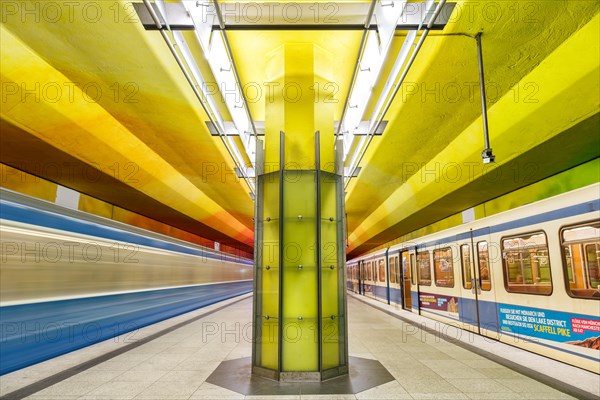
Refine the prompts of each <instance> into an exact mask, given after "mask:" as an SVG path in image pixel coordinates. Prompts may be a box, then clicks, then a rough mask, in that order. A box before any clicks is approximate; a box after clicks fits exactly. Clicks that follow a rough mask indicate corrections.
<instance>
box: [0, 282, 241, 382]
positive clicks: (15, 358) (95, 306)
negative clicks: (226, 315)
mask: <svg viewBox="0 0 600 400" xmlns="http://www.w3.org/2000/svg"><path fill="white" fill-rule="evenodd" d="M250 291H252V282H250V281H246V282H240V281H235V282H230V283H229V282H228V283H219V284H213V285H201V286H191V287H184V288H173V289H163V290H152V291H146V292H134V293H124V294H116V295H108V296H98V297H88V298H82V299H70V300H60V301H51V302H44V303H34V304H22V305H16V306H6V307H0V375H4V374H7V373H9V372H12V371H16V370H18V369H21V368H24V367H27V366H30V365H32V364H35V363H38V362H41V361H45V360H48V359H50V358H53V357H57V356H59V355H62V354H65V353H69V352H71V351H73V350H77V349H80V348H82V347H85V346H89V345H91V344H94V343H98V342H101V341H103V340H106V339H110V338H112V337H115V336H118V335H122V334H124V333H127V332H134V331H136V330H137V329H140V328H142V327H144V326H147V325H151V324H154V323H156V322H159V321H162V320H165V319H168V318H172V317H174V316H177V315H180V314H183V313H186V312H190V311H192V310H195V309H198V308H201V307H205V306H207V305H210V304H213V303H217V302H219V301H223V300H226V299H229V298H232V297H235V296H239V295H242V294H244V293H248V292H250ZM129 339H130V340H135V333H132V334H131V337H130V338H129Z"/></svg>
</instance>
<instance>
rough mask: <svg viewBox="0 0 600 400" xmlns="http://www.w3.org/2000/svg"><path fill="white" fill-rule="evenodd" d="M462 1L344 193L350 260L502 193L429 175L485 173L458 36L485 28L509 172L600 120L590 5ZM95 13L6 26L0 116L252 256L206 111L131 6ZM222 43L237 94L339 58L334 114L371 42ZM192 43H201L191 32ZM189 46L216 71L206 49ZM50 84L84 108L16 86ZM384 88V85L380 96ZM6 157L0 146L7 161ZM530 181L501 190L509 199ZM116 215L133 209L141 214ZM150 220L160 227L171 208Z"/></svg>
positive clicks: (470, 76)
mask: <svg viewBox="0 0 600 400" xmlns="http://www.w3.org/2000/svg"><path fill="white" fill-rule="evenodd" d="M36 3H38V4H39V3H40V2H35V1H30V2H19V4H26V5H27V6H29V7H31V8H34V7H36V6H35V4H36ZM457 3H458V4H457V7H456V9H455V11H454V14H453V16H452V18H451V21H452V22H451V23H450V24H449V25H448V26H447V27H446V29H445V30H444V31H443V34H453V35H452V36H441V35H440V32H432V33H431V35H430V37H428V38H427V40H426V42H425V45H424V47H423V49H422V50H421V53H420V54H419V55H418V57H417V60H416V62H415V64H414V66H413V68H412V70H411V72H410V73H409V75H408V77H407V79H406V82H405V85H404V87H403V88H402V89H401V90H400V92H399V95H398V96H397V98H396V99H395V101H394V103H393V105H392V107H391V109H390V110H389V112H388V114H387V115H386V116H385V119H386V120H388V121H390V123H389V125H388V127H387V129H386V131H385V132H384V135H383V136H382V137H377V138H375V139H374V140H373V142H372V144H371V146H370V148H369V150H368V151H367V153H366V156H365V158H364V159H363V162H362V163H361V167H362V171H361V173H360V175H359V177H358V178H357V179H354V180H353V181H352V182H351V184H350V186H349V188H348V195H347V197H346V211H347V214H348V227H349V242H350V251H353V252H357V251H364V250H367V249H368V248H370V247H373V246H376V245H377V244H380V243H381V242H382V241H384V240H387V239H389V238H392V237H397V236H400V235H401V234H403V233H406V230H407V229H413V228H414V227H415V226H417V227H418V225H419V224H421V226H423V225H426V224H428V223H431V222H434V221H435V220H437V219H440V218H442V217H443V214H445V215H449V214H451V213H453V212H458V211H460V210H462V209H465V208H468V207H471V206H473V205H475V204H477V203H478V202H481V201H484V200H486V199H487V198H489V196H495V195H498V194H497V193H496V192H494V193H496V194H492V191H490V194H487V193H485V192H484V193H481V188H480V187H479V186H476V185H469V183H473V182H468V181H462V180H461V181H458V182H445V183H444V184H438V182H433V184H432V182H429V181H427V175H426V178H425V180H424V179H422V176H423V175H422V172H423V171H422V170H421V168H422V167H423V165H425V163H429V164H427V167H426V168H429V170H433V171H435V169H436V168H438V167H437V166H438V165H439V168H443V166H444V165H448V164H449V163H459V164H460V163H465V162H467V163H476V165H477V168H481V160H480V157H479V153H480V152H481V150H482V149H483V143H482V137H481V129H480V126H481V124H480V121H479V117H480V115H481V109H480V104H479V97H478V96H479V92H478V87H477V86H476V84H477V82H478V76H477V60H476V47H475V41H474V40H473V39H472V38H468V37H465V36H462V34H467V35H473V34H475V33H477V32H483V46H484V58H485V67H486V81H487V83H488V87H489V89H488V90H489V92H488V99H489V108H490V132H491V134H492V147H493V148H494V152H495V153H496V155H497V157H498V161H499V165H500V166H502V165H503V163H505V162H507V161H509V160H513V159H516V158H518V157H520V156H522V157H525V158H524V159H527V153H528V152H529V151H530V150H531V149H532V148H533V147H535V146H536V145H538V144H540V143H541V142H544V141H549V140H550V139H551V138H553V137H556V136H557V135H560V133H561V132H563V131H566V130H567V129H569V128H570V127H572V126H574V125H576V124H577V123H578V122H580V121H582V120H583V119H585V118H587V117H589V116H590V115H593V114H595V113H597V112H598V103H599V102H598V82H597V75H598V58H599V56H598V37H597V36H596V37H595V38H594V35H595V33H597V28H598V7H599V6H598V2H597V1H596V0H576V1H546V0H540V1H528V2H509V1H506V2H505V1H501V2H498V1H480V2H469V1H457ZM94 4H96V5H97V6H98V7H100V8H99V10H100V15H99V16H96V17H94V16H93V15H92V17H94V18H93V19H94V20H92V19H91V18H90V15H87V16H86V15H84V13H83V12H82V11H83V10H82V9H81V8H77V7H76V8H75V9H74V13H73V15H68V14H65V15H63V17H62V18H61V19H59V20H51V18H43V17H42V18H39V19H38V20H37V21H36V20H35V19H34V18H35V15H33V16H29V17H27V18H24V19H25V22H23V19H22V18H21V16H20V15H19V14H17V15H16V16H11V15H8V14H5V15H4V16H3V21H2V31H1V34H2V36H1V37H2V39H1V42H2V43H1V46H2V47H1V50H2V71H1V79H2V83H3V87H2V90H3V91H4V90H5V88H6V86H5V84H7V83H17V84H18V86H19V88H18V92H17V93H16V94H11V95H6V93H3V97H2V110H1V113H0V116H1V118H2V119H3V120H5V121H8V122H9V123H10V124H11V125H14V126H16V127H18V128H19V129H21V130H22V134H23V135H30V136H34V137H36V138H39V139H41V140H42V141H44V142H46V143H48V144H50V145H51V146H53V147H56V148H57V149H60V150H61V151H64V152H65V153H68V154H70V155H72V156H74V157H76V158H78V159H79V160H81V161H83V162H86V163H90V164H93V165H100V166H101V167H102V168H104V169H108V168H109V166H110V165H114V164H115V163H118V164H120V165H125V164H127V163H130V162H131V163H134V164H135V165H136V166H138V167H139V170H138V172H137V175H136V182H131V181H125V178H123V177H121V180H123V181H124V183H125V184H126V185H127V187H128V190H131V191H136V192H140V193H143V194H144V195H147V196H150V197H152V198H154V199H156V200H157V201H158V202H159V203H161V204H163V205H164V206H165V208H166V209H170V210H175V211H176V212H178V213H182V214H184V215H187V216H189V217H191V218H193V219H195V220H197V221H200V222H202V223H203V224H204V225H205V226H208V227H210V228H212V229H217V230H220V231H222V232H224V233H225V234H226V235H227V236H229V237H231V238H233V240H234V241H239V242H241V243H245V244H247V245H248V244H251V243H252V237H253V234H252V231H251V228H252V216H253V203H252V200H251V198H250V196H249V194H248V188H247V187H246V185H245V184H244V183H243V182H241V181H239V180H238V179H236V178H235V176H234V175H233V174H232V171H231V170H232V168H233V162H232V161H231V160H230V158H229V156H228V154H227V152H226V150H225V148H224V147H223V145H222V144H221V142H220V140H219V139H218V138H214V137H212V136H210V135H209V133H208V131H207V129H206V126H205V124H204V121H205V120H207V118H206V115H204V113H203V112H202V111H201V107H200V104H199V103H198V101H197V99H196V98H195V97H194V95H193V92H192V90H191V89H190V87H189V86H188V84H187V82H186V81H185V79H184V77H183V75H182V73H181V71H180V69H179V67H178V66H177V64H176V62H175V60H174V59H173V57H172V55H171V54H170V52H169V50H168V48H167V47H166V45H165V43H164V41H163V40H162V38H161V37H160V34H159V33H158V32H155V31H145V30H144V29H143V27H142V26H141V25H140V24H139V22H137V20H136V18H130V16H131V13H132V8H131V6H130V4H129V3H128V2H125V1H115V2H104V1H101V2H94ZM3 10H4V9H3ZM95 19H97V21H95ZM404 34H405V32H398V33H397V37H396V38H395V39H394V42H393V46H392V50H391V54H392V56H391V57H389V58H390V59H389V60H388V62H387V65H386V66H385V67H384V75H385V73H386V72H387V71H389V68H391V65H392V64H393V58H394V57H395V54H396V53H397V52H398V49H399V47H400V45H401V44H402V41H403V39H404V36H403V35H404ZM228 35H229V39H230V42H231V47H232V52H233V57H234V60H235V62H236V65H237V67H238V70H239V73H240V78H241V80H242V84H243V85H248V84H254V83H258V84H259V85H261V84H263V83H264V82H265V80H266V78H265V76H266V75H265V74H266V69H265V61H266V59H267V57H266V55H267V53H269V52H270V51H272V50H273V49H275V48H276V47H278V46H279V45H281V44H283V43H305V42H312V43H316V44H318V45H319V46H320V47H322V48H324V49H326V50H328V51H329V52H331V53H332V55H333V57H334V60H336V68H335V76H334V79H333V80H334V82H333V83H334V84H335V85H336V86H337V88H338V89H339V90H338V91H337V92H336V95H335V98H336V100H338V103H337V104H336V107H335V118H336V119H338V118H339V116H340V115H341V111H342V107H343V102H344V100H345V98H346V95H347V91H348V87H349V85H350V80H351V76H352V72H353V67H354V63H355V60H356V57H357V52H358V47H359V43H360V37H361V32H348V31H343V32H342V31H340V32H331V31H327V32H315V31H312V32H309V31H302V32H294V31H287V32H275V31H263V32H261V31H244V32H242V31H231V32H229V34H228ZM578 35H579V36H578ZM186 37H187V38H188V39H190V42H192V40H191V39H193V38H192V35H191V34H190V33H186ZM192 50H193V52H194V54H195V55H196V56H197V58H198V60H200V62H199V63H200V67H201V70H202V71H203V73H204V74H205V75H207V74H208V71H209V68H208V66H207V63H206V61H205V60H202V57H201V54H200V52H199V48H198V47H193V48H192ZM594 74H596V79H595V78H594ZM208 80H210V78H209V79H208ZM53 82H55V83H58V84H59V85H60V86H62V87H66V86H65V85H69V84H74V87H75V89H74V90H75V94H76V95H75V99H74V100H71V99H69V98H67V97H66V96H65V95H63V96H62V97H61V100H60V101H57V102H51V101H48V100H49V99H48V98H47V96H46V97H43V98H42V99H41V101H39V102H37V101H36V99H35V97H34V96H30V95H23V94H22V92H21V89H22V88H21V84H24V85H25V87H26V88H31V87H34V86H35V85H36V83H39V84H41V85H42V86H43V85H47V84H49V83H53ZM381 86H382V82H379V85H378V86H377V87H376V88H375V93H376V94H378V93H379V92H380V89H381ZM86 87H88V88H91V89H90V90H92V92H91V93H94V92H93V90H94V89H95V88H100V89H101V91H102V95H100V96H98V98H97V101H96V102H94V101H91V102H90V101H88V100H89V99H87V98H85V97H84V96H83V94H82V93H81V90H82V89H84V88H86ZM117 88H118V90H117ZM578 90H583V91H584V92H585V93H586V95H585V96H582V95H581V94H578ZM115 93H117V97H115ZM5 95H6V96H5ZM374 102H375V99H372V101H371V102H370V107H373V104H374ZM264 109H265V107H264V93H263V95H262V96H255V97H254V99H253V101H250V111H251V113H252V116H253V118H254V119H255V120H257V121H262V120H264ZM567 111H568V112H567ZM513 117H515V119H514V123H512V120H511V119H512V118H513ZM550 117H551V118H550ZM532 126H533V127H534V129H525V128H524V127H529V128H531V127H532ZM521 139H523V140H521ZM582 146H583V144H582ZM588 147H589V146H588ZM554 150H556V151H558V150H559V149H556V148H554ZM588 150H589V149H588ZM7 151H10V150H9V149H2V154H6V152H7ZM589 156H590V155H589V154H588V153H586V152H582V149H581V148H579V147H577V146H574V147H573V148H570V149H569V151H568V154H566V155H561V157H563V158H565V159H566V160H567V161H568V162H567V163H566V164H564V167H567V166H568V163H569V162H570V163H571V164H572V165H575V164H577V163H580V162H583V161H584V160H583V158H585V157H589ZM596 156H598V154H597V152H596ZM34 157H35V155H32V158H34ZM2 158H3V159H4V157H2ZM561 165H563V164H561ZM473 168H475V167H473ZM420 170H421V171H420ZM464 171H466V170H464V169H463V172H464ZM484 176H485V174H482V173H480V174H479V175H478V176H477V177H474V179H473V181H474V182H476V183H477V182H483V179H484ZM59 183H60V182H59ZM63 183H64V184H65V185H67V186H69V185H68V183H69V182H63ZM521 183H522V182H504V183H503V185H504V189H505V190H506V191H508V190H512V189H514V187H515V186H518V185H519V184H521ZM501 191H502V188H501V190H500V192H501ZM458 192H460V193H461V196H459V197H453V199H452V200H450V197H448V199H449V200H448V201H447V202H446V203H444V206H443V207H442V208H440V207H439V204H440V203H439V201H441V200H442V199H444V198H446V196H448V195H449V194H451V193H458ZM108 195H109V194H108V193H107V197H109V196H108ZM436 202H437V203H436ZM435 204H437V205H436V206H435V207H434V205H435ZM119 205H121V206H124V207H125V208H128V209H131V210H133V211H135V206H136V205H135V204H119ZM156 214H157V215H156V217H157V218H158V219H160V215H162V211H158V210H157V212H156ZM417 216H418V218H417ZM414 220H418V221H417V222H415V221H414ZM409 221H410V223H408V222H409ZM195 233H199V234H202V232H195Z"/></svg>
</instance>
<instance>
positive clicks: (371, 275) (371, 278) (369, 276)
mask: <svg viewBox="0 0 600 400" xmlns="http://www.w3.org/2000/svg"><path fill="white" fill-rule="evenodd" d="M372 264H373V263H372V262H371V261H369V262H368V263H367V275H368V278H367V280H368V281H372V280H373V268H371V265H372Z"/></svg>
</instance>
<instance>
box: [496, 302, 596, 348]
mask: <svg viewBox="0 0 600 400" xmlns="http://www.w3.org/2000/svg"><path fill="white" fill-rule="evenodd" d="M498 312H499V317H500V330H501V331H503V332H509V333H511V334H513V335H524V336H530V337H536V338H540V339H546V340H553V341H555V342H562V343H566V344H572V345H575V346H581V347H585V348H588V349H595V350H600V319H598V318H597V317H594V316H592V315H580V314H572V313H565V312H560V311H553V310H544V309H540V308H531V307H522V306H516V305H512V304H498Z"/></svg>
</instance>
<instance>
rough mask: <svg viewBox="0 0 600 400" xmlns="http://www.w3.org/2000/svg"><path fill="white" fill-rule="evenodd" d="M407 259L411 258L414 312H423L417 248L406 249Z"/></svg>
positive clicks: (411, 295) (411, 297)
mask: <svg viewBox="0 0 600 400" xmlns="http://www.w3.org/2000/svg"><path fill="white" fill-rule="evenodd" d="M404 253H407V254H408V256H407V259H409V260H410V305H411V310H412V311H413V312H417V313H419V314H420V313H421V310H420V308H419V281H418V279H417V278H418V274H417V254H416V252H415V250H406V251H404V252H403V254H404Z"/></svg>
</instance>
